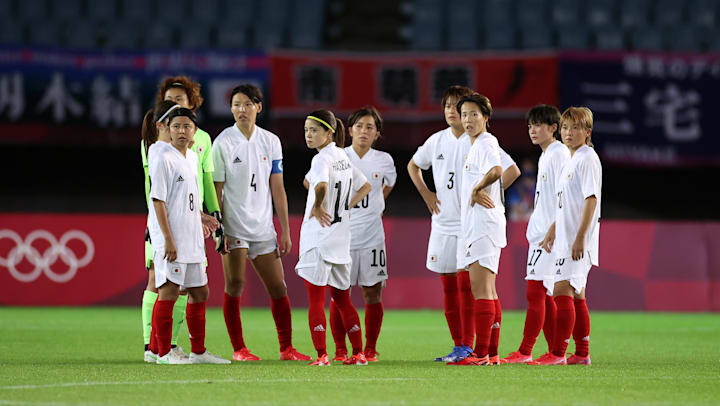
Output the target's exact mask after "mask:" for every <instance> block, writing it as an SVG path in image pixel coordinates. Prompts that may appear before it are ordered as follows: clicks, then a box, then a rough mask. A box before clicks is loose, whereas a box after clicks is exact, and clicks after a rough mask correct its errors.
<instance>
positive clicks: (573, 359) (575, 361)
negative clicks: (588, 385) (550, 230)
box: [567, 354, 592, 365]
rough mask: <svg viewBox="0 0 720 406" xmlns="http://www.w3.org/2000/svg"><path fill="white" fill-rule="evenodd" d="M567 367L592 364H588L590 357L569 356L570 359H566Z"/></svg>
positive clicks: (589, 363) (590, 363)
mask: <svg viewBox="0 0 720 406" xmlns="http://www.w3.org/2000/svg"><path fill="white" fill-rule="evenodd" d="M567 364H568V365H592V362H590V356H589V355H588V356H587V357H581V356H579V355H576V354H573V355H571V356H570V358H568V359H567Z"/></svg>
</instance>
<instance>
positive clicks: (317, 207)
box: [310, 182, 332, 227]
mask: <svg viewBox="0 0 720 406" xmlns="http://www.w3.org/2000/svg"><path fill="white" fill-rule="evenodd" d="M327 185H328V184H327V182H320V183H318V184H317V185H315V203H313V207H312V209H311V210H310V218H313V217H316V218H317V220H318V222H320V225H321V226H323V227H329V226H330V225H331V224H332V223H331V221H332V217H330V214H329V213H328V212H326V211H325V208H324V207H323V202H324V201H325V195H327Z"/></svg>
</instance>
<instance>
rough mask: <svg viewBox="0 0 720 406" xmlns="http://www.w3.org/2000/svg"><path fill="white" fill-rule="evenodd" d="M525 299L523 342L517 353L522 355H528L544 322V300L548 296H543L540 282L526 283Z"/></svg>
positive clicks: (542, 287)
mask: <svg viewBox="0 0 720 406" xmlns="http://www.w3.org/2000/svg"><path fill="white" fill-rule="evenodd" d="M525 297H526V298H527V301H528V308H527V313H526V315H525V329H524V330H523V340H522V343H521V344H520V349H519V350H518V351H519V352H520V353H521V354H523V355H530V354H532V349H533V347H534V346H535V340H537V337H538V335H540V330H541V329H542V326H543V322H544V321H545V298H546V297H549V296H548V295H546V294H545V287H544V286H543V283H542V282H541V281H528V282H527V288H526V290H525ZM551 299H552V298H551Z"/></svg>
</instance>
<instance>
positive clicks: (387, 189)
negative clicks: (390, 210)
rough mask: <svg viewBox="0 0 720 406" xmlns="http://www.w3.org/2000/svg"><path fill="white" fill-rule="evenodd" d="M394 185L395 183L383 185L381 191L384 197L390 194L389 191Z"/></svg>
mask: <svg viewBox="0 0 720 406" xmlns="http://www.w3.org/2000/svg"><path fill="white" fill-rule="evenodd" d="M394 187H395V185H392V186H388V185H383V188H382V192H383V198H384V199H387V197H388V196H389V195H390V192H392V190H393V188H394Z"/></svg>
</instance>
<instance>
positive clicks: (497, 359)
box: [488, 355, 505, 365]
mask: <svg viewBox="0 0 720 406" xmlns="http://www.w3.org/2000/svg"><path fill="white" fill-rule="evenodd" d="M504 363H505V362H503V360H501V359H500V356H499V355H493V356H492V357H488V365H501V364H504Z"/></svg>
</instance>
